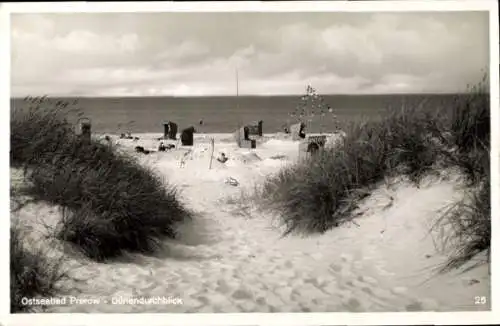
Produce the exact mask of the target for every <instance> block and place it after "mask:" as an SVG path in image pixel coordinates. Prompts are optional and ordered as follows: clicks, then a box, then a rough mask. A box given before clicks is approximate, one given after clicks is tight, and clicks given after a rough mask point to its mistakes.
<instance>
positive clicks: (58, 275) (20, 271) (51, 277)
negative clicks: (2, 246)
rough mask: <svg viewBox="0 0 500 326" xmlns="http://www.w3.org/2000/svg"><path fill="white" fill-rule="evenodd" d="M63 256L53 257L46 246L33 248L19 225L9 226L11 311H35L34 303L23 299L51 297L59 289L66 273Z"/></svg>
mask: <svg viewBox="0 0 500 326" xmlns="http://www.w3.org/2000/svg"><path fill="white" fill-rule="evenodd" d="M61 263H62V260H59V261H55V262H54V261H50V260H49V259H47V257H46V255H45V251H44V250H43V249H40V248H38V249H36V250H33V251H30V250H29V249H28V248H27V246H26V245H25V244H24V243H23V234H22V231H21V229H20V228H19V227H18V226H13V227H11V230H10V311H11V313H22V312H32V311H33V308H34V306H30V305H26V304H23V301H22V299H23V298H28V299H32V298H35V297H40V298H50V297H52V296H54V294H56V293H57V292H58V286H57V282H58V281H60V280H62V279H63V278H65V277H66V276H67V275H66V274H65V273H64V272H63V270H62V268H61Z"/></svg>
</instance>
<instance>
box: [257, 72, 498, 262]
mask: <svg viewBox="0 0 500 326" xmlns="http://www.w3.org/2000/svg"><path fill="white" fill-rule="evenodd" d="M486 84H487V83H486V79H483V81H482V82H480V83H479V84H478V85H477V86H475V87H472V88H470V90H469V93H468V94H467V95H466V96H457V97H456V101H455V102H454V103H453V104H452V106H451V107H448V106H447V107H442V108H436V107H428V106H427V105H426V103H425V102H422V103H421V104H420V105H418V106H413V107H406V108H402V109H401V108H400V109H398V110H391V111H390V113H389V114H388V115H387V116H385V117H384V118H383V119H380V120H372V121H367V122H363V123H353V124H351V125H349V126H346V128H344V131H345V132H346V134H347V136H346V137H345V139H344V141H343V143H342V144H340V145H339V146H338V147H336V148H335V149H325V150H323V151H320V152H319V153H318V154H317V155H315V157H312V158H310V159H307V160H305V161H303V162H299V163H298V164H296V165H294V166H292V167H287V168H285V169H283V170H281V171H280V172H279V173H278V174H277V175H275V176H271V177H269V178H268V179H267V180H266V181H265V183H264V185H263V186H262V189H261V190H260V202H261V204H262V207H264V208H265V209H268V210H271V211H274V212H276V213H278V215H280V217H281V220H282V222H283V224H284V225H285V226H286V230H285V235H288V234H291V233H299V234H310V233H315V232H325V231H327V230H329V229H331V228H332V227H336V226H339V225H341V224H343V223H345V222H347V221H349V220H351V219H352V217H353V216H352V215H353V214H352V213H353V211H354V210H355V209H356V208H357V207H358V204H359V202H360V200H361V199H363V198H365V197H366V196H368V195H369V194H370V191H371V190H372V189H373V188H374V187H376V186H377V185H378V184H380V182H382V181H383V180H384V179H385V178H386V177H390V176H397V175H404V176H407V177H408V178H409V179H410V180H411V181H412V182H414V183H416V184H417V185H418V184H419V182H420V180H421V179H422V177H424V176H426V175H428V174H430V173H433V172H435V171H438V170H439V169H443V168H451V167H457V168H459V169H460V170H461V171H462V172H463V174H464V176H466V178H467V179H468V181H469V186H471V187H476V188H477V189H479V190H475V191H479V193H476V192H473V197H474V200H472V201H471V203H470V204H469V205H468V206H465V205H460V206H459V207H458V210H455V213H453V214H445V215H443V217H442V218H441V222H442V223H451V224H453V225H455V230H458V231H456V232H455V233H453V234H451V235H449V236H450V237H452V238H454V239H458V241H457V242H455V243H456V244H455V246H456V247H455V250H454V252H455V254H453V255H452V256H451V257H450V263H449V266H453V267H458V266H461V265H462V263H463V262H465V261H467V260H469V259H470V258H471V256H473V255H474V254H475V253H476V252H478V251H482V250H487V249H488V248H489V246H490V238H489V237H490V233H489V230H490V227H491V223H490V221H491V215H490V213H489V201H488V200H487V199H488V198H489V193H490V187H489V186H484V187H477V186H478V185H479V184H489V182H490V180H489V175H490V170H489V169H490V166H489V163H490V157H489V147H490V112H489V110H490V106H489V93H488V91H487V87H486ZM486 205H487V206H486ZM466 207H467V208H466ZM442 240H443V241H446V239H442Z"/></svg>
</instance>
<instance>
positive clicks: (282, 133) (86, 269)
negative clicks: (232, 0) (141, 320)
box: [9, 1, 498, 325]
mask: <svg viewBox="0 0 500 326" xmlns="http://www.w3.org/2000/svg"><path fill="white" fill-rule="evenodd" d="M375 2H376V1H369V3H370V4H371V5H372V7H368V5H367V8H376V6H375V5H374V3H375ZM402 2H406V1H402ZM408 2H411V1H408ZM451 2H453V1H451ZM472 2H474V1H472ZM469 3H470V2H469ZM489 3H490V4H491V6H490V10H488V7H487V6H485V2H484V1H478V2H477V5H478V6H477V8H472V9H470V10H452V9H453V7H451V6H450V10H437V11H436V10H434V11H432V10H424V9H422V10H419V11H415V10H404V8H403V7H402V6H400V7H401V10H398V11H395V10H392V11H380V10H376V9H373V10H369V9H367V10H357V11H354V10H351V11H347V10H345V11H341V10H335V9H332V10H322V11H321V10H315V11H313V10H312V9H313V8H312V7H311V10H308V9H307V7H306V6H302V7H301V8H303V9H302V10H301V11H297V10H285V9H286V4H287V3H285V2H284V3H283V8H284V9H283V10H281V11H280V10H275V9H274V10H265V9H262V10H244V9H241V10H233V11H229V10H221V11H210V10H207V11H201V10H196V9H191V10H163V11H153V10H151V11H135V12H134V11H126V10H124V11H119V10H118V11H116V10H114V11H101V12H97V11H84V10H75V11H68V10H65V11H64V12H58V11H57V10H54V11H52V12H51V11H43V12H12V13H10V15H9V16H10V24H9V25H10V32H9V34H10V51H9V52H10V91H9V93H10V94H9V95H10V149H9V151H10V158H9V162H10V167H9V169H10V247H9V248H10V312H11V314H20V313H30V314H37V313H44V314H47V313H49V314H50V313H91V314H94V313H133V314H143V313H178V314H201V313H206V314H212V313H225V314H227V313H269V314H271V313H273V314H280V313H360V312H363V313H378V312H392V313H395V312H422V313H423V312H469V311H473V312H488V311H491V309H492V299H491V298H492V288H491V275H492V273H491V265H492V262H491V258H492V257H491V255H490V248H491V238H492V237H491V231H492V226H491V220H492V219H491V216H492V207H491V189H492V182H491V173H492V172H491V171H492V169H490V166H491V164H492V163H491V162H492V161H491V137H492V135H491V132H490V120H491V115H490V111H491V108H490V107H491V101H492V97H491V90H492V89H493V88H495V87H496V90H495V91H496V92H498V85H494V84H492V83H493V81H492V80H494V81H495V82H497V79H496V78H495V79H492V76H491V72H490V64H491V61H490V60H491V57H490V56H491V54H490V50H491V43H490V36H491V34H490V33H491V31H490V19H491V17H492V16H490V11H491V10H492V8H493V6H497V4H496V2H494V1H491V2H489ZM116 4H117V6H118V8H119V6H120V3H116ZM349 4H350V3H349ZM87 5H88V6H89V8H90V7H91V6H92V5H91V4H90V3H89V4H87ZM121 5H123V6H125V4H124V3H122V4H121ZM395 5H396V4H395ZM179 6H180V5H179ZM261 6H262V8H266V5H265V4H261ZM276 6H277V5H276V4H275V6H274V8H276ZM288 6H291V4H290V3H288ZM352 6H353V8H355V7H354V6H356V8H359V3H358V4H354V3H353V4H352ZM26 7H27V8H29V6H27V5H26ZM55 7H56V6H55V5H54V8H55ZM171 7H172V6H171ZM206 7H207V6H206V5H205V8H206ZM80 8H82V7H80ZM193 8H195V7H194V6H193ZM332 8H333V7H332ZM398 8H399V7H398ZM426 8H428V7H426ZM495 10H497V9H495ZM496 32H497V33H498V31H496ZM497 46H498V45H497ZM495 60H498V58H495ZM495 62H497V61H495ZM496 74H498V72H496ZM494 109H496V108H494ZM495 153H496V152H495ZM495 155H496V154H495ZM494 169H498V168H497V167H494ZM495 173H496V172H495ZM496 186H497V185H495V187H496ZM249 318H250V315H249ZM247 322H248V324H254V322H253V321H252V320H251V318H250V319H248V320H247ZM311 323H314V321H312V322H311ZM283 325H285V324H283Z"/></svg>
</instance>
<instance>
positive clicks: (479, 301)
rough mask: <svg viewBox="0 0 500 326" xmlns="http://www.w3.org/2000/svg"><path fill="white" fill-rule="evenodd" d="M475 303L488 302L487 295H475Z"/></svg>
mask: <svg viewBox="0 0 500 326" xmlns="http://www.w3.org/2000/svg"><path fill="white" fill-rule="evenodd" d="M474 304H486V297H474Z"/></svg>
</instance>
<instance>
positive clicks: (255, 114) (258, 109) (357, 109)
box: [11, 94, 461, 134]
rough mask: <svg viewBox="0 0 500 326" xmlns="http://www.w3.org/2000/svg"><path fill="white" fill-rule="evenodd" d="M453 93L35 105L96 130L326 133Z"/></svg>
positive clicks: (443, 103) (435, 102)
mask: <svg viewBox="0 0 500 326" xmlns="http://www.w3.org/2000/svg"><path fill="white" fill-rule="evenodd" d="M460 96H461V95H457V94H404V95H403V94H397V95H393V94H390V95H325V96H322V98H323V105H321V106H320V107H318V106H315V107H313V106H312V105H311V103H310V102H304V100H303V98H302V96H301V95H287V96H238V97H236V96H210V97H121V98H111V97H100V98H90V97H73V98H49V101H45V102H44V104H42V105H41V106H39V108H41V109H44V108H48V107H50V106H54V105H55V104H54V103H56V102H57V101H59V100H61V101H65V102H67V103H69V104H70V105H68V106H67V107H66V108H65V109H64V110H65V114H66V116H67V118H68V120H69V121H72V122H78V119H79V118H82V117H83V118H88V119H89V120H90V122H91V126H92V132H93V133H94V132H95V133H103V134H105V133H110V134H120V133H127V132H130V133H132V134H133V133H163V124H164V123H166V122H168V121H172V122H175V123H176V124H177V125H178V130H179V131H181V130H182V129H184V128H187V127H191V126H194V127H195V129H196V132H197V133H231V132H233V131H235V130H237V129H238V128H239V127H240V126H242V125H245V124H249V123H252V122H254V121H259V120H262V121H263V132H264V133H275V132H280V131H283V129H284V128H285V127H286V126H288V125H290V124H293V123H296V122H298V121H299V120H302V121H306V122H307V126H308V131H309V132H314V133H316V132H328V131H332V129H335V128H337V127H339V125H340V126H342V125H344V124H345V123H350V122H354V121H358V120H367V119H380V118H383V117H384V115H387V113H388V111H389V110H390V109H396V110H398V109H402V108H404V107H415V106H418V105H425V107H427V108H428V107H430V108H436V109H437V108H439V107H447V106H449V105H450V104H451V103H452V102H453V101H455V100H456V99H457V97H460ZM32 105H33V104H30V103H29V102H28V101H26V99H25V98H11V110H16V109H22V108H24V109H26V108H29V107H31V106H32Z"/></svg>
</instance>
